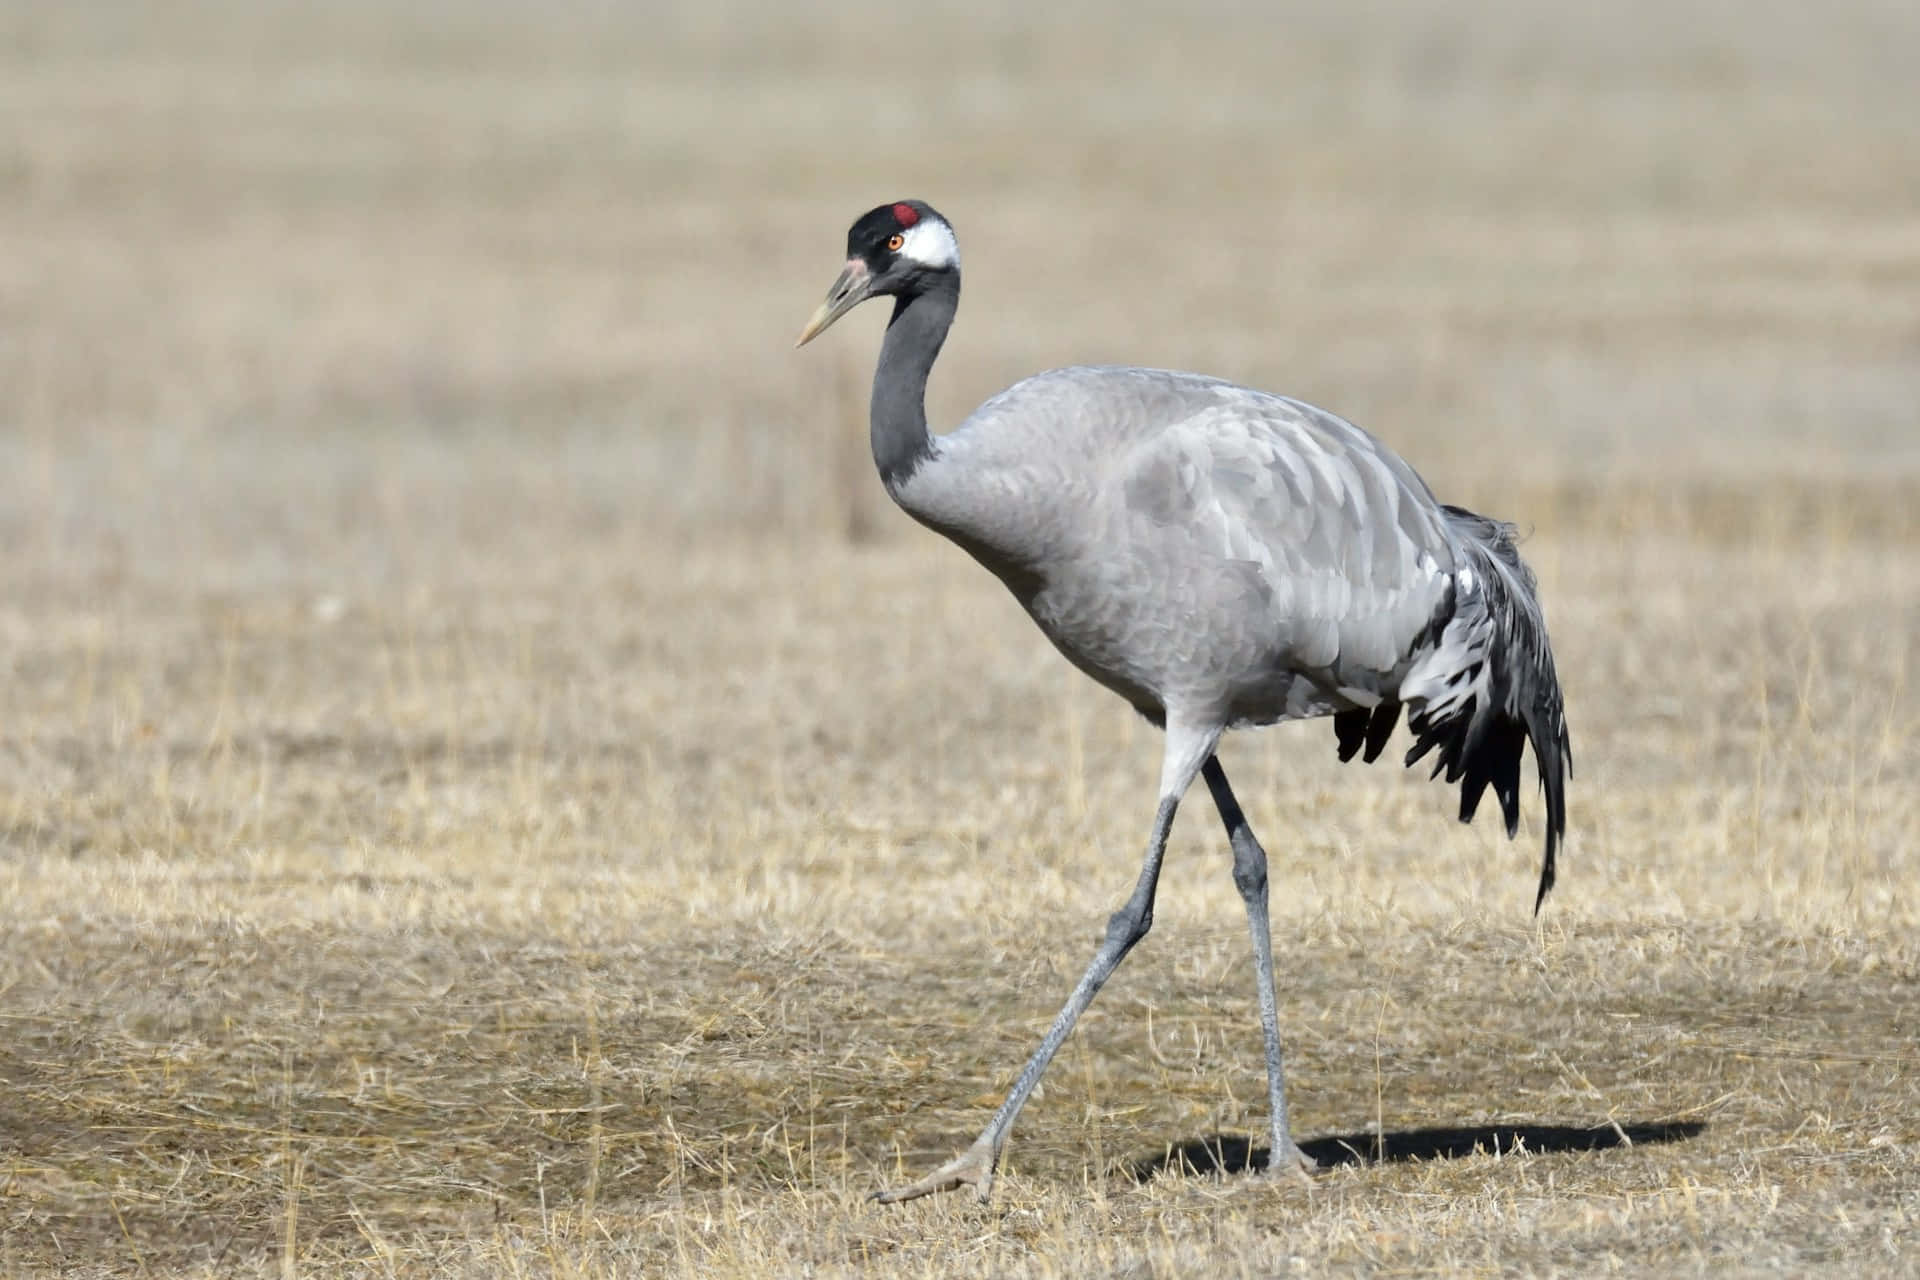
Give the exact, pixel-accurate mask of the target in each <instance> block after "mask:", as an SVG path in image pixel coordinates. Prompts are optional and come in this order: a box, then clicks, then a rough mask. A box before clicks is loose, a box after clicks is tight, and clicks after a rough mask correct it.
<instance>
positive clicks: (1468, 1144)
mask: <svg viewBox="0 0 1920 1280" xmlns="http://www.w3.org/2000/svg"><path fill="white" fill-rule="evenodd" d="M1706 1127H1707V1126H1706V1123H1705V1122H1704V1121H1699V1120H1681V1121H1668V1122H1665V1123H1660V1124H1621V1125H1612V1124H1603V1125H1600V1126H1598V1127H1595V1128H1586V1127H1584V1126H1576V1125H1564V1124H1490V1125H1478V1126H1471V1127H1465V1128H1435V1129H1404V1130H1401V1131H1399V1132H1395V1133H1347V1134H1339V1135H1336V1136H1333V1137H1327V1138H1313V1139H1310V1140H1308V1141H1306V1142H1302V1143H1301V1144H1300V1150H1301V1151H1303V1152H1305V1153H1306V1154H1307V1155H1308V1156H1309V1157H1311V1158H1312V1159H1313V1160H1314V1162H1315V1163H1317V1164H1318V1165H1319V1166H1320V1167H1321V1168H1322V1169H1331V1168H1333V1167H1335V1166H1336V1165H1343V1164H1397V1163H1402V1162H1406V1161H1415V1160H1458V1159H1461V1158H1463V1157H1465V1156H1471V1155H1475V1154H1486V1155H1513V1154H1519V1153H1521V1152H1525V1153H1527V1154H1529V1155H1541V1154H1545V1153H1547V1152H1552V1151H1604V1150H1606V1149H1608V1148H1610V1147H1638V1146H1654V1145H1657V1144H1659V1143H1663V1142H1684V1141H1686V1140H1687V1139H1689V1138H1692V1137H1695V1136H1697V1135H1698V1134H1700V1133H1701V1132H1702V1131H1704V1130H1705V1129H1706ZM1267 1150H1268V1149H1267V1148H1266V1147H1256V1146H1254V1145H1253V1143H1252V1142H1250V1141H1248V1140H1247V1139H1245V1138H1236V1137H1231V1136H1229V1135H1226V1134H1213V1135H1211V1136H1208V1137H1205V1138H1195V1139H1193V1140H1192V1141H1190V1142H1183V1143H1181V1144H1180V1145H1178V1146H1174V1147H1168V1148H1167V1149H1166V1150H1165V1151H1162V1152H1161V1153H1159V1154H1158V1155H1155V1156H1150V1157H1146V1158H1143V1159H1140V1160H1135V1161H1133V1162H1132V1163H1131V1164H1130V1165H1129V1166H1128V1168H1127V1172H1128V1174H1129V1175H1130V1176H1131V1177H1132V1178H1133V1180H1134V1181H1135V1182H1147V1181H1149V1180H1151V1179H1153V1178H1157V1177H1159V1176H1160V1175H1161V1174H1163V1173H1199V1174H1209V1173H1212V1174H1233V1173H1246V1172H1248V1171H1249V1170H1252V1169H1264V1168H1265V1167H1266V1164H1267Z"/></svg>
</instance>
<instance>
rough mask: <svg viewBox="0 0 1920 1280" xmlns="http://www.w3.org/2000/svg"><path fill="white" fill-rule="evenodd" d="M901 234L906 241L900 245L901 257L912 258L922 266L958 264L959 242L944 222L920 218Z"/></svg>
mask: <svg viewBox="0 0 1920 1280" xmlns="http://www.w3.org/2000/svg"><path fill="white" fill-rule="evenodd" d="M902 234H903V235H904V236H905V237H906V243H904V244H902V245H901V246H900V253H901V256H902V257H907V258H912V259H913V260H914V261H915V262H917V263H919V264H920V265H921V266H923V267H957V266H959V265H960V244H959V242H958V241H956V240H955V239H954V238H953V228H952V227H949V226H948V225H947V224H946V223H944V222H936V221H934V220H933V219H932V218H922V219H921V220H920V221H918V222H916V223H914V224H913V225H912V226H911V227H908V228H907V229H906V231H904V232H903V233H902Z"/></svg>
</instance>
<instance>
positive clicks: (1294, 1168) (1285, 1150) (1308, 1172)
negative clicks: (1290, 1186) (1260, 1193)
mask: <svg viewBox="0 0 1920 1280" xmlns="http://www.w3.org/2000/svg"><path fill="white" fill-rule="evenodd" d="M1319 1171H1320V1163H1319V1161H1317V1160H1315V1159H1314V1158H1313V1157H1312V1156H1310V1155H1308V1154H1307V1153H1306V1152H1304V1151H1302V1150H1301V1149H1300V1148H1299V1147H1296V1146H1294V1145H1293V1139H1291V1138H1288V1139H1286V1140H1285V1141H1283V1142H1280V1143H1278V1144H1276V1145H1275V1146H1274V1148H1273V1150H1272V1151H1271V1152H1269V1153H1268V1155H1267V1167H1266V1168H1264V1169H1262V1170H1261V1171H1260V1172H1261V1174H1262V1175H1263V1176H1265V1177H1268V1178H1298V1179H1300V1180H1301V1181H1302V1182H1311V1181H1312V1180H1313V1175H1314V1174H1316V1173H1318V1172H1319Z"/></svg>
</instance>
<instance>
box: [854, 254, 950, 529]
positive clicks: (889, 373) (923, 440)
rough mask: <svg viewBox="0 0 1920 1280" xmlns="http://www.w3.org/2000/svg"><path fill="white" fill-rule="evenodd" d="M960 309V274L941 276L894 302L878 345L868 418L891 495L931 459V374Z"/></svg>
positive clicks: (875, 455) (875, 457) (877, 462)
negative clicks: (934, 361)
mask: <svg viewBox="0 0 1920 1280" xmlns="http://www.w3.org/2000/svg"><path fill="white" fill-rule="evenodd" d="M959 306H960V276H959V273H958V272H946V273H943V274H942V275H940V276H938V277H936V278H935V279H934V280H933V282H932V283H931V284H930V285H929V286H928V288H927V290H926V291H925V292H924V293H917V294H914V295H912V296H911V297H907V296H902V297H900V298H898V299H896V300H895V302H894V304H893V319H891V320H889V321H888V322H887V336H886V340H885V341H884V342H882V343H881V344H880V364H879V366H878V367H877V368H876V369H875V370H874V371H873V405H872V409H871V412H870V414H869V417H868V430H869V434H870V436H871V438H872V442H873V465H874V466H876V467H878V468H879V469H880V479H881V480H882V481H883V482H884V483H885V484H886V486H887V489H888V491H889V492H896V491H897V490H898V489H899V487H900V486H901V485H902V484H904V483H906V481H907V480H908V479H909V478H910V477H911V476H912V475H913V473H914V471H915V470H917V469H918V468H919V466H920V464H921V463H923V462H925V461H926V460H927V459H928V458H930V457H932V456H933V437H932V436H931V435H929V434H928V433H927V373H928V371H930V370H931V369H932V368H933V360H934V357H935V356H937V355H939V354H940V344H941V343H943V342H945V341H946V340H947V329H948V327H949V326H951V325H952V324H953V313H954V312H955V311H956V310H957V309H958V308H959Z"/></svg>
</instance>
